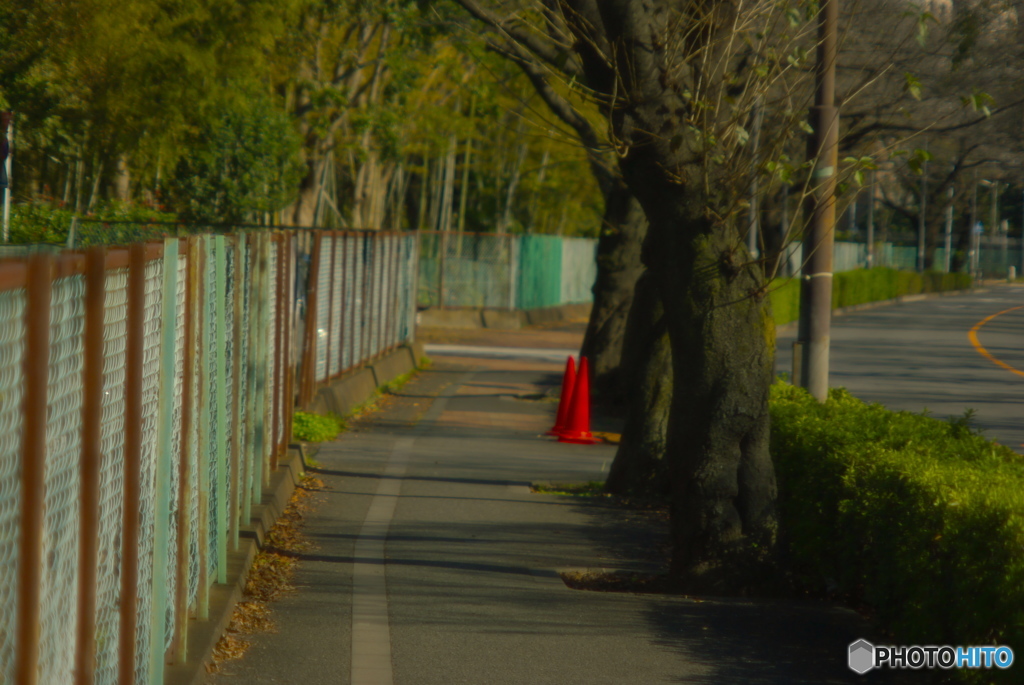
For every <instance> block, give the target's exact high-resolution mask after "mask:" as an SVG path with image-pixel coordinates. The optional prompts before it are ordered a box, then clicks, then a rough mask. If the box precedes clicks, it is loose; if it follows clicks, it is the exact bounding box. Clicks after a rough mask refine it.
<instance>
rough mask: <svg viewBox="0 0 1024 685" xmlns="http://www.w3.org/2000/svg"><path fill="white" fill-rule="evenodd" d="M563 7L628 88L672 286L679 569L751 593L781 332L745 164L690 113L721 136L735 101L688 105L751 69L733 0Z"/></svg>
mask: <svg viewBox="0 0 1024 685" xmlns="http://www.w3.org/2000/svg"><path fill="white" fill-rule="evenodd" d="M566 4H567V5H568V6H569V7H570V8H571V10H572V11H573V16H574V17H576V19H574V21H575V22H576V23H575V25H574V27H573V28H574V30H575V31H578V32H581V33H582V34H583V36H580V37H579V40H578V41H577V43H576V46H577V50H578V51H580V52H581V54H582V58H583V62H584V65H585V68H586V69H587V71H588V76H589V79H588V80H589V82H590V83H591V84H592V85H593V86H595V87H598V86H600V85H601V84H602V83H603V84H604V87H603V88H599V90H600V92H604V93H618V94H619V95H618V96H617V97H616V99H615V100H614V102H613V103H612V105H611V107H610V109H611V110H612V111H613V112H614V114H613V116H612V129H613V132H614V140H616V141H617V148H618V149H619V150H620V151H621V152H620V156H619V165H620V169H621V170H622V175H623V179H624V180H625V181H626V183H627V184H628V185H629V187H630V188H631V189H632V190H633V192H634V194H635V195H636V198H637V200H639V202H640V204H641V205H642V206H643V208H644V212H645V214H646V215H647V220H648V222H649V227H648V231H647V237H646V239H645V241H644V246H643V261H644V263H645V264H646V265H647V267H648V269H650V271H651V274H652V276H653V278H654V281H655V282H656V283H657V286H658V291H659V293H660V295H661V301H662V305H663V307H664V313H665V322H666V325H667V328H668V334H669V339H670V341H671V354H672V387H673V389H674V392H673V396H672V406H671V410H670V420H669V428H668V438H667V446H666V447H667V450H666V458H667V461H668V467H669V474H670V481H671V492H672V506H671V528H672V538H673V556H672V565H671V571H672V573H673V574H674V575H677V576H679V577H681V578H682V579H683V580H684V581H686V583H687V584H688V585H689V587H690V588H691V590H692V591H736V590H742V589H745V588H747V587H749V586H750V584H752V583H758V582H761V581H763V580H764V579H765V574H766V572H769V571H771V570H772V564H773V563H774V551H775V542H776V536H777V520H776V514H775V500H776V494H777V488H776V481H775V473H774V469H773V465H772V461H771V456H770V454H769V452H768V431H769V413H768V392H769V388H770V384H771V377H772V354H773V351H774V346H775V339H774V338H775V332H774V325H773V323H772V319H771V316H770V311H769V306H768V300H767V298H766V297H765V296H764V292H765V288H764V276H763V272H762V270H761V267H760V265H759V264H757V263H753V262H752V261H751V259H750V255H749V254H748V252H747V250H746V248H745V247H744V245H743V243H742V240H741V236H740V232H739V230H738V226H737V223H738V221H739V216H738V215H737V213H736V212H734V211H733V210H734V208H735V207H736V206H737V199H738V198H740V197H742V196H743V195H744V194H745V193H746V191H747V188H748V187H749V177H747V176H746V174H747V173H749V171H748V170H749V169H750V168H751V165H750V160H749V158H746V157H737V158H735V161H731V162H729V164H731V165H733V166H723V163H722V162H721V161H719V160H718V159H717V158H716V155H718V154H720V153H721V154H724V152H723V150H724V148H718V147H715V146H716V145H719V144H723V143H721V140H722V139H721V138H718V137H716V138H714V139H713V140H712V138H711V137H709V136H708V137H705V136H704V135H701V133H700V131H697V132H695V130H694V128H693V124H690V123H688V122H689V121H691V120H692V121H699V122H700V125H701V126H702V127H703V128H702V129H701V130H702V131H704V132H706V133H710V132H714V133H715V134H716V136H717V134H718V132H719V127H722V128H723V130H724V128H725V126H726V125H727V122H728V120H729V119H728V118H729V117H730V116H732V115H731V110H730V109H729V108H728V107H725V108H723V109H721V110H714V109H704V110H700V111H697V109H696V108H695V106H694V105H693V101H695V100H699V101H700V102H704V103H718V102H724V101H725V99H724V98H725V96H726V93H725V92H724V90H725V89H727V88H731V87H732V86H731V85H729V84H730V83H733V81H734V79H737V80H741V79H739V76H737V75H736V74H733V73H729V72H728V70H729V69H731V68H733V67H735V68H737V69H740V68H742V66H740V65H741V62H733V61H732V51H733V50H734V49H741V48H740V47H739V46H742V45H743V40H732V39H733V38H737V36H736V35H735V34H734V33H732V31H733V30H734V27H735V26H736V25H737V21H738V18H737V17H736V15H735V12H737V11H738V7H737V6H736V5H734V4H731V3H727V2H721V3H719V2H715V3H711V4H710V5H709V7H707V8H706V12H703V13H698V14H693V15H687V14H685V13H682V12H677V11H676V10H678V9H679V8H678V7H677V6H675V5H673V4H672V3H670V2H668V1H667V0H661V1H657V0H655V1H652V2H638V1H635V0H604V1H603V2H595V0H567V2H566ZM677 21H682V24H681V25H677V24H676V23H674V22H677ZM680 36H692V38H681V37H680ZM591 46H592V47H593V49H596V50H600V51H601V52H602V53H603V55H605V56H609V57H612V56H613V59H614V61H613V62H612V65H613V66H612V68H613V69H614V73H612V74H608V73H607V70H608V68H609V67H608V66H607V65H608V62H607V61H605V62H601V61H600V60H590V59H588V57H589V55H588V51H589V50H591ZM606 59H607V58H606ZM697 65H708V69H707V70H705V69H703V68H701V69H700V70H699V71H698V66H697ZM613 83H618V84H620V85H619V87H613V85H612V84H613ZM694 89H699V90H694ZM734 95H735V94H730V95H729V97H730V98H732V97H734ZM719 116H721V117H723V121H718V119H717V118H716V117H719ZM723 145H724V144H723ZM723 159H724V157H723Z"/></svg>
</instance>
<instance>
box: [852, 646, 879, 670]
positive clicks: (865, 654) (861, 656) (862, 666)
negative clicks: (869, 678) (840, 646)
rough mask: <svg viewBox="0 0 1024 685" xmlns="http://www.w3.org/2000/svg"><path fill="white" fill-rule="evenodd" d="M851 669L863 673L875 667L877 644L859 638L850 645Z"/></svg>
mask: <svg viewBox="0 0 1024 685" xmlns="http://www.w3.org/2000/svg"><path fill="white" fill-rule="evenodd" d="M849 658H850V662H849V663H850V670H851V671H853V672H854V673H859V674H861V675H863V674H865V673H867V672H868V671H870V670H871V669H872V668H874V667H875V646H874V645H873V644H871V643H870V642H868V641H867V640H857V641H856V642H854V643H853V644H851V645H850V653H849Z"/></svg>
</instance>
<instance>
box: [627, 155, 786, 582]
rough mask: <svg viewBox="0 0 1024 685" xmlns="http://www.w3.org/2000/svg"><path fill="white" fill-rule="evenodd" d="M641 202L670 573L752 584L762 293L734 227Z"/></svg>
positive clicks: (757, 560)
mask: <svg viewBox="0 0 1024 685" xmlns="http://www.w3.org/2000/svg"><path fill="white" fill-rule="evenodd" d="M638 166H639V167H640V168H638V169H637V171H640V170H641V169H642V165H638ZM631 175H632V174H631ZM647 203H648V206H649V207H650V209H649V210H648V216H651V215H652V214H654V215H655V216H657V217H658V218H657V219H652V221H651V224H652V227H651V234H650V235H649V237H648V243H647V248H648V249H647V250H646V251H645V252H646V256H647V261H648V263H649V265H650V268H651V270H652V273H653V276H654V278H655V279H656V281H657V283H658V288H659V291H660V294H661V298H662V302H663V306H664V309H665V320H666V323H667V326H668V331H669V338H670V340H671V345H672V362H673V364H672V367H673V369H672V370H673V374H672V377H673V387H674V388H676V389H677V391H676V392H675V393H673V397H672V408H671V412H670V417H671V418H670V422H669V431H668V439H667V457H668V463H669V470H670V479H671V489H672V536H673V543H674V544H673V557H672V572H673V573H674V574H677V575H681V576H683V577H685V578H687V579H688V580H689V581H690V582H691V583H692V584H693V587H694V589H698V590H722V589H726V588H731V589H736V588H740V587H744V586H746V585H747V584H749V583H752V582H757V580H758V579H759V578H758V576H760V574H761V572H762V571H761V567H762V565H763V564H765V563H766V562H767V563H771V562H772V561H773V560H772V559H771V553H772V552H773V550H774V546H775V538H776V532H777V531H776V527H777V523H776V517H775V499H776V494H777V489H776V482H775V472H774V468H773V465H772V461H771V456H770V455H769V453H768V431H769V414H768V391H769V387H770V385H771V376H772V354H773V350H774V347H775V328H774V324H773V322H772V319H771V315H770V312H769V309H768V301H767V298H765V297H762V296H759V295H757V294H756V293H758V292H760V290H761V286H762V282H761V280H762V279H761V278H760V276H759V274H758V271H759V269H757V268H756V267H751V266H735V265H737V264H742V263H743V262H744V261H746V259H747V257H748V256H747V254H746V250H745V249H744V248H743V246H742V245H740V244H739V235H738V232H737V231H735V230H727V229H724V228H723V227H721V226H719V227H712V225H711V223H710V222H708V221H702V220H700V219H699V218H697V217H686V216H685V214H683V213H682V212H679V213H677V211H674V210H677V209H678V208H679V206H680V205H682V206H686V205H690V206H693V205H694V204H697V203H693V202H692V200H691V201H690V202H683V203H678V204H677V203H675V202H673V201H672V199H671V196H669V197H668V198H665V199H659V198H658V197H656V196H654V195H652V196H650V197H648V198H647ZM658 204H661V205H662V206H661V207H656V206H655V205H658ZM673 205H676V207H673ZM698 207H699V204H698ZM659 209H660V210H661V211H659ZM666 210H667V211H666ZM673 215H674V216H673ZM656 225H657V228H655V226H656ZM694 229H696V230H694Z"/></svg>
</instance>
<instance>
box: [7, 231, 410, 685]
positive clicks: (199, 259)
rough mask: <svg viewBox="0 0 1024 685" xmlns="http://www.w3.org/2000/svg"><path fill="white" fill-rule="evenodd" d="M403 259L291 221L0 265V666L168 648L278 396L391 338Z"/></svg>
mask: <svg viewBox="0 0 1024 685" xmlns="http://www.w3.org/2000/svg"><path fill="white" fill-rule="evenodd" d="M415 265H416V239H415V237H414V236H410V235H408V234H405V235H396V234H387V233H374V234H355V233H346V234H340V233H324V232H317V233H316V234H315V235H314V234H312V233H310V232H306V231H279V232H252V233H247V234H236V235H216V236H213V235H199V236H190V237H188V238H181V239H178V238H169V239H165V240H163V241H157V242H148V243H142V244H137V245H133V246H132V247H130V248H104V247H94V248H90V249H88V250H87V251H85V252H65V253H63V254H60V255H57V256H54V255H52V254H44V253H40V254H34V255H31V256H29V257H27V258H24V259H8V260H2V261H0V682H6V683H19V684H27V685H32V684H33V683H43V684H45V685H51V684H53V685H59V684H63V683H71V682H95V683H98V684H100V685H107V684H109V683H115V682H117V683H126V682H135V683H140V684H142V683H145V684H147V685H148V684H150V683H160V682H162V680H163V672H164V668H165V665H166V664H167V663H174V662H179V661H181V660H183V659H185V658H186V656H187V655H186V654H185V644H186V639H185V638H186V634H187V631H188V624H189V620H190V619H193V618H195V619H206V618H207V616H208V612H209V598H210V588H211V585H212V584H213V583H224V582H226V580H227V575H226V574H227V554H228V552H229V551H230V550H234V549H237V548H238V545H239V530H240V528H241V527H242V526H245V525H247V524H248V523H249V522H250V520H251V514H252V508H253V507H254V506H255V505H257V504H259V503H260V501H261V497H262V492H263V489H264V488H266V487H267V486H268V485H269V482H270V474H271V472H272V471H273V469H275V468H276V466H277V462H278V460H280V459H282V458H283V456H284V455H285V453H286V449H287V445H288V443H289V441H290V427H291V417H292V412H293V408H294V406H295V401H294V400H295V397H296V395H297V394H298V395H303V394H305V395H306V396H311V395H312V393H313V392H314V391H315V388H316V385H317V383H318V382H322V381H324V380H326V379H327V378H330V377H332V376H334V375H337V374H338V373H340V372H341V371H343V370H345V369H347V368H351V367H353V366H357V365H359V364H361V363H364V362H366V361H368V360H371V359H373V358H375V357H377V356H380V355H381V354H383V353H385V352H387V351H388V350H390V349H392V348H394V347H396V346H398V345H399V344H401V343H404V342H406V341H408V340H409V339H410V338H411V337H412V334H413V329H412V321H413V316H414V302H413V296H412V294H411V291H412V287H411V284H413V283H415ZM307 309H308V311H309V315H307V314H306V310H307ZM314 343H315V344H314ZM297 391H298V392H297ZM300 399H301V397H300ZM76 673H77V674H80V676H81V674H87V675H85V676H84V677H82V679H80V680H76V675H75V674H76Z"/></svg>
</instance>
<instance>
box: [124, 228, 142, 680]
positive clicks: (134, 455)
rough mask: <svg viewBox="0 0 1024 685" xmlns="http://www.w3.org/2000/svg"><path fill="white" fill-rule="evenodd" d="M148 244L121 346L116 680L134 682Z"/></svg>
mask: <svg viewBox="0 0 1024 685" xmlns="http://www.w3.org/2000/svg"><path fill="white" fill-rule="evenodd" d="M145 308H146V246H145V245H133V246H132V247H131V250H130V253H129V266H128V321H127V325H128V330H127V348H126V349H125V391H124V395H125V397H124V400H125V412H124V413H125V422H124V499H123V504H122V515H123V519H122V520H123V523H122V536H123V537H122V553H121V560H122V562H121V564H122V565H121V616H120V632H119V633H118V650H119V651H118V656H119V659H118V682H119V683H120V685H134V683H135V633H136V630H137V629H138V582H139V507H140V495H141V492H140V487H141V486H140V479H141V473H140V468H141V465H142V366H143V363H144V357H143V345H144V342H145V331H144V328H143V325H144V323H145V317H146V313H145Z"/></svg>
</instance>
